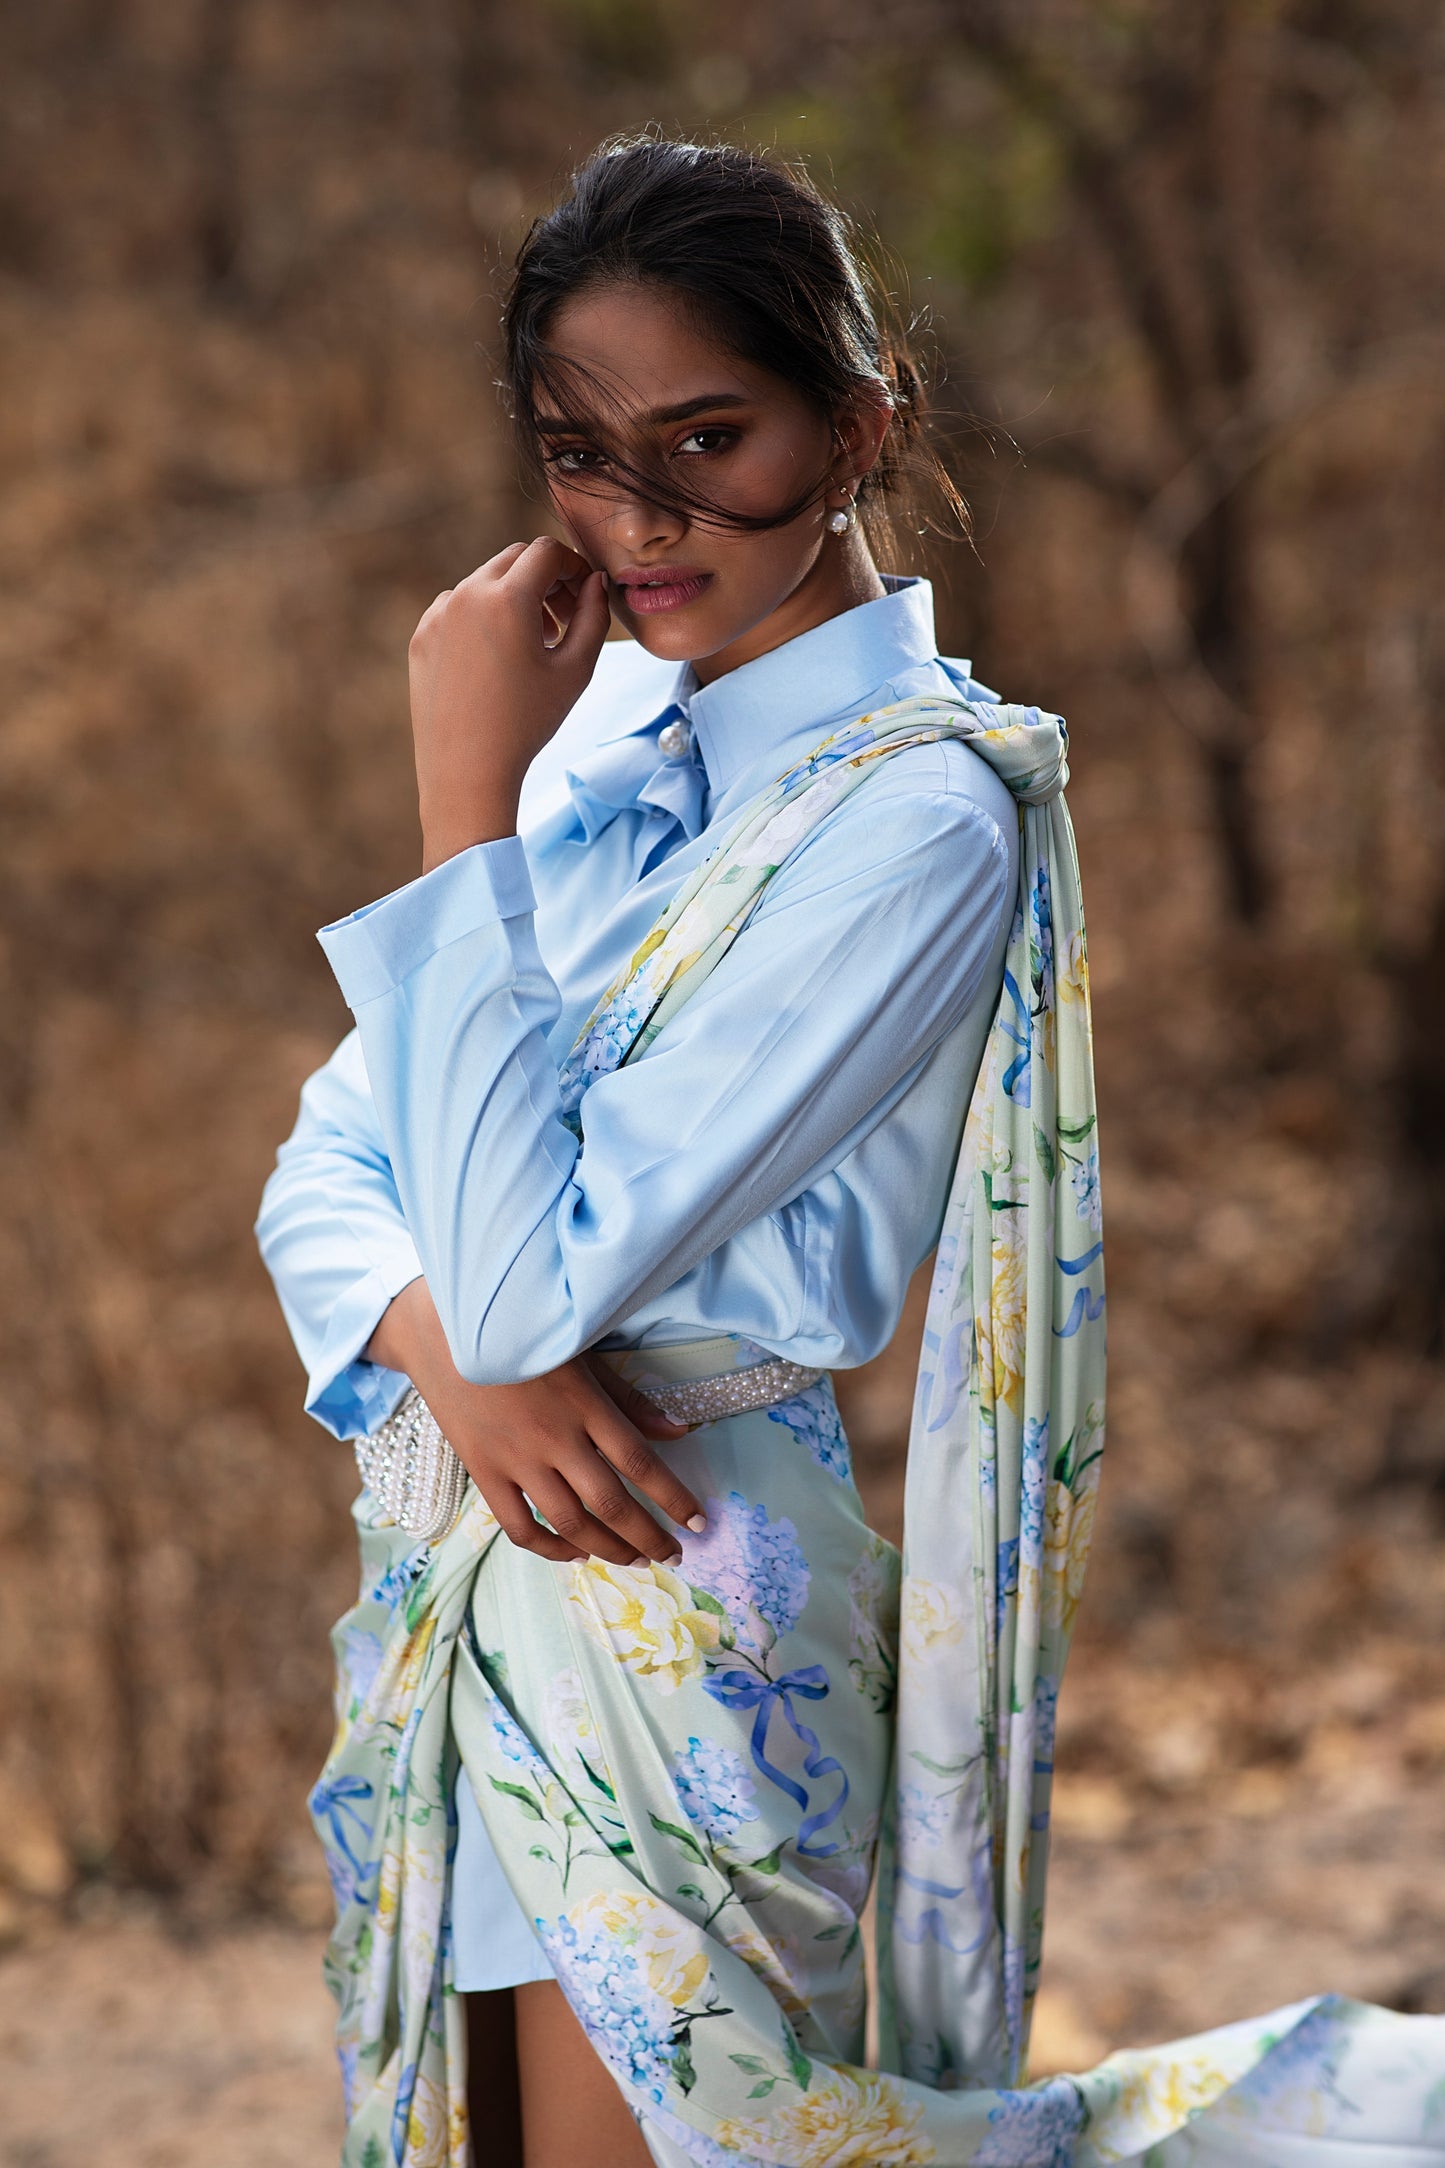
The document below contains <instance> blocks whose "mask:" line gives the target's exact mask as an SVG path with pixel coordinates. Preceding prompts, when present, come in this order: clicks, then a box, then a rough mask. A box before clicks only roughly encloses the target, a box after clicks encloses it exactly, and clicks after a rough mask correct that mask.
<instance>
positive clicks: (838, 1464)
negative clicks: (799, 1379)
mask: <svg viewBox="0 0 1445 2168" xmlns="http://www.w3.org/2000/svg"><path fill="white" fill-rule="evenodd" d="M767 1412H768V1419H769V1421H770V1422H774V1423H781V1424H782V1426H783V1428H784V1429H785V1430H790V1431H791V1432H792V1433H793V1436H794V1437H795V1438H796V1439H797V1441H798V1443H799V1444H800V1445H803V1446H806V1447H807V1449H808V1452H809V1453H810V1454H811V1455H812V1457H813V1459H814V1460H815V1461H816V1462H817V1464H818V1466H819V1467H820V1468H823V1469H825V1470H826V1471H827V1473H828V1474H829V1475H831V1476H836V1477H837V1479H838V1481H839V1482H840V1483H846V1482H847V1481H848V1479H849V1477H850V1476H851V1475H852V1473H853V1463H852V1458H851V1456H850V1454H849V1451H848V1440H847V1437H846V1435H845V1433H844V1430H843V1418H842V1417H841V1416H840V1415H839V1413H838V1403H837V1401H836V1400H835V1399H834V1398H833V1395H832V1393H831V1392H830V1391H829V1389H828V1387H827V1386H826V1385H822V1384H819V1385H810V1386H809V1387H808V1389H807V1391H806V1392H802V1393H794V1395H793V1397H792V1399H791V1400H784V1401H782V1402H781V1403H780V1404H779V1406H777V1407H776V1408H769V1409H768V1411H767Z"/></svg>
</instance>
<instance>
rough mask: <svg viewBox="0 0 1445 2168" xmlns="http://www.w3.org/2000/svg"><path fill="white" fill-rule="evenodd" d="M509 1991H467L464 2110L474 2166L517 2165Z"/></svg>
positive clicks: (518, 2106) (518, 2104)
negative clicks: (474, 1992) (468, 2125)
mask: <svg viewBox="0 0 1445 2168" xmlns="http://www.w3.org/2000/svg"><path fill="white" fill-rule="evenodd" d="M514 1992H515V1990H514V1989H512V1988H503V1989H502V1990H501V1991H500V1992H499V1993H495V1994H489V1995H467V1996H465V1997H464V1998H463V1999H464V2000H465V2002H466V2006H467V2114H468V2118H469V2120H470V2123H471V2127H472V2161H473V2164H474V2168H522V2101H521V2094H520V2091H519V2089H518V2085H517V2023H516V2011H515V2005H514V2003H513V1995H514Z"/></svg>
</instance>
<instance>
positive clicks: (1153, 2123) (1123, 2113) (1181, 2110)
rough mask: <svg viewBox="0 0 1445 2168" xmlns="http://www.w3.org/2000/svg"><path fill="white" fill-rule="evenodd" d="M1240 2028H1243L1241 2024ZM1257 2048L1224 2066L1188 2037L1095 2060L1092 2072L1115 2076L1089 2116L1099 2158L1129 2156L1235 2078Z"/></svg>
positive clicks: (1176, 2126) (1175, 2126)
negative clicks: (1114, 2084) (1105, 2098)
mask: <svg viewBox="0 0 1445 2168" xmlns="http://www.w3.org/2000/svg"><path fill="white" fill-rule="evenodd" d="M1241 2031H1243V2028H1241ZM1256 2059H1257V2051H1256V2050H1255V2049H1254V2048H1253V2047H1252V2046H1251V2048H1250V2051H1249V2052H1248V2053H1247V2054H1245V2055H1243V2056H1241V2057H1240V2063H1241V2067H1240V2068H1239V2069H1237V2070H1232V2069H1226V2068H1223V2067H1221V2064H1220V2063H1219V2061H1218V2060H1216V2059H1215V2057H1214V2056H1212V2055H1209V2054H1207V2053H1200V2052H1199V2050H1198V2049H1197V2048H1194V2047H1192V2046H1191V2043H1190V2042H1188V2041H1181V2042H1180V2043H1179V2046H1178V2049H1177V2051H1174V2050H1171V2049H1169V2048H1146V2049H1132V2050H1131V2049H1126V2050H1125V2051H1124V2052H1123V2053H1122V2054H1119V2055H1111V2056H1109V2057H1108V2058H1107V2060H1106V2061H1104V2062H1103V2063H1101V2064H1100V2065H1099V2068H1098V2071H1097V2072H1096V2073H1095V2075H1096V2077H1102V2076H1103V2075H1104V2074H1105V2073H1107V2074H1108V2075H1110V2076H1117V2080H1118V2085H1119V2090H1118V2091H1117V2093H1116V2094H1115V2095H1114V2097H1113V2099H1112V2100H1110V2101H1109V2102H1108V2104H1107V2106H1101V2107H1100V2108H1099V2110H1098V2112H1097V2117H1096V2118H1091V2120H1090V2125H1089V2141H1090V2145H1091V2147H1092V2149H1093V2152H1094V2153H1095V2155H1096V2156H1097V2158H1098V2159H1099V2160H1101V2161H1121V2162H1122V2161H1132V2160H1137V2159H1138V2158H1139V2157H1140V2155H1142V2154H1145V2153H1147V2152H1148V2151H1149V2150H1150V2148H1151V2147H1152V2146H1154V2145H1157V2144H1159V2143H1160V2142H1161V2141H1162V2140H1163V2139H1165V2138H1167V2137H1169V2136H1170V2135H1171V2134H1172V2133H1173V2132H1174V2131H1176V2130H1179V2129H1180V2128H1181V2127H1182V2126H1183V2125H1184V2124H1185V2123H1187V2122H1189V2121H1190V2119H1191V2118H1192V2117H1193V2116H1196V2115H1198V2114H1199V2113H1200V2111H1201V2110H1202V2109H1204V2108H1208V2107H1211V2106H1212V2105H1213V2103H1214V2102H1215V2101H1216V2100H1218V2099H1219V2097H1220V2095H1221V2094H1222V2093H1226V2092H1228V2090H1229V2088H1230V2087H1231V2086H1232V2085H1234V2084H1237V2082H1238V2081H1239V2079H1240V2078H1241V2077H1242V2076H1243V2075H1244V2072H1245V2070H1247V2069H1248V2068H1249V2067H1250V2065H1251V2063H1253V2062H1254V2061H1255V2060H1256Z"/></svg>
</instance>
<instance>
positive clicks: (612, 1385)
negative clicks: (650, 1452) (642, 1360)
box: [584, 1355, 687, 1439]
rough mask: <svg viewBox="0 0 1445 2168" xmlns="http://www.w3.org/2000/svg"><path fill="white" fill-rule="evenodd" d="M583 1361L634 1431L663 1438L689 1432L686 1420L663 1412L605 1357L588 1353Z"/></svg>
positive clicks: (646, 1435)
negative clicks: (683, 1420) (630, 1383)
mask: <svg viewBox="0 0 1445 2168" xmlns="http://www.w3.org/2000/svg"><path fill="white" fill-rule="evenodd" d="M584 1360H585V1362H586V1364H587V1368H588V1370H589V1371H590V1372H591V1374H592V1376H593V1377H594V1378H595V1379H596V1381H597V1383H598V1384H599V1385H600V1386H601V1387H602V1390H603V1392H604V1393H606V1395H607V1397H608V1399H609V1400H610V1401H611V1402H612V1403H613V1405H614V1407H617V1408H620V1409H621V1411H622V1413H623V1414H624V1415H625V1416H626V1417H627V1420H628V1422H629V1423H631V1424H632V1426H633V1428H634V1429H635V1430H640V1431H641V1432H642V1433H643V1435H644V1436H645V1437H652V1438H662V1439H669V1438H680V1437H682V1436H683V1435H684V1434H685V1433H686V1430H687V1425H686V1423H677V1422H674V1421H673V1419H672V1417H671V1416H670V1415H664V1414H663V1412H662V1410H661V1408H660V1407H659V1406H658V1405H657V1402H656V1401H655V1400H649V1399H648V1397H647V1395H646V1393H640V1392H639V1391H638V1390H637V1387H636V1386H635V1385H629V1384H628V1382H627V1380H626V1379H625V1378H622V1377H619V1376H618V1374H617V1372H616V1371H615V1370H614V1369H613V1367H612V1365H611V1363H609V1362H607V1361H606V1360H605V1359H604V1358H603V1357H602V1356H600V1355H588V1356H586V1357H584Z"/></svg>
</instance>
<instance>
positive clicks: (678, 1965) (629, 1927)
mask: <svg viewBox="0 0 1445 2168" xmlns="http://www.w3.org/2000/svg"><path fill="white" fill-rule="evenodd" d="M567 1917H568V1919H569V1920H570V1921H571V1922H572V1925H573V1926H574V1927H575V1928H576V1929H577V1932H578V1935H579V1936H583V1935H586V1934H588V1933H590V1932H592V1931H593V1930H595V1929H596V1928H599V1927H600V1928H601V1929H602V1931H603V1933H604V1934H606V1935H610V1936H611V1938H612V1939H613V1940H614V1941H615V1942H618V1943H620V1944H621V1945H622V1946H623V1948H624V1949H628V1950H631V1952H632V1954H633V1956H634V1957H635V1958H636V1959H637V1962H638V1963H639V1964H640V1965H641V1967H642V1969H643V1971H644V1972H645V1973H646V1975H647V1984H648V1986H649V1987H650V1988H651V1989H652V1991H653V1993H654V1994H655V1995H661V1997H662V1999H663V2001H664V2002H670V2003H671V2004H672V2006H673V2008H674V2009H675V2010H684V2009H686V2008H687V2006H688V2004H689V2003H690V2002H692V2000H693V1998H694V1997H695V1996H697V1995H699V1994H700V1993H701V1992H702V1989H703V1987H704V1986H705V1985H706V1983H707V1976H708V1962H707V1948H706V1940H707V1938H706V1936H705V1935H704V1934H703V1931H702V1929H701V1928H700V1927H697V1926H694V1924H693V1922H692V1921H691V1920H689V1919H686V1918H684V1916H683V1915H682V1913H680V1912H674V1911H673V1909H672V1907H671V1906H670V1905H665V1904H663V1903H662V1902H661V1901H660V1899H658V1898H656V1897H654V1896H652V1894H651V1893H650V1892H649V1891H647V1890H596V1891H594V1892H593V1894H592V1895H591V1896H590V1897H584V1898H583V1900H582V1902H581V1904H578V1905H574V1906H573V1907H572V1909H571V1911H570V1912H569V1913H568V1915H567Z"/></svg>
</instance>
